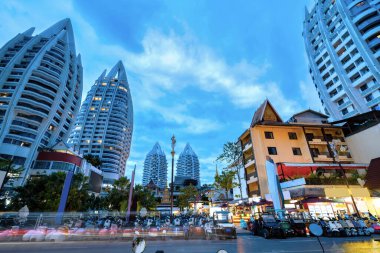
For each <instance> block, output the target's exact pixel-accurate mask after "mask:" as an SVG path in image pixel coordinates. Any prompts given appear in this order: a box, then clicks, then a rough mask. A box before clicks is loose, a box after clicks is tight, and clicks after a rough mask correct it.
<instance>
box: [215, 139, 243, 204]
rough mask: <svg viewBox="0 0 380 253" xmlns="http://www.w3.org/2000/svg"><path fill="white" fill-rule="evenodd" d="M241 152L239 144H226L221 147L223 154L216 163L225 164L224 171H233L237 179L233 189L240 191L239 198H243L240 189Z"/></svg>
mask: <svg viewBox="0 0 380 253" xmlns="http://www.w3.org/2000/svg"><path fill="white" fill-rule="evenodd" d="M242 159H243V156H242V150H241V145H240V144H239V143H234V142H230V141H229V142H227V143H225V144H224V145H223V153H222V154H220V155H219V156H218V158H217V159H216V160H217V161H221V162H226V163H227V164H228V166H227V168H226V170H228V171H234V172H235V174H234V176H236V177H237V179H238V184H236V185H235V186H234V187H236V186H238V187H239V190H240V198H242V196H243V191H242V188H241V178H240V174H241V173H240V170H241V168H242V167H243V164H242Z"/></svg>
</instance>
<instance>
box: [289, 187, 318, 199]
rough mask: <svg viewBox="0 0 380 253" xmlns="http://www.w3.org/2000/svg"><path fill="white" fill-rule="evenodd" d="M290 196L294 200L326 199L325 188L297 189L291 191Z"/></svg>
mask: <svg viewBox="0 0 380 253" xmlns="http://www.w3.org/2000/svg"><path fill="white" fill-rule="evenodd" d="M289 191H290V195H291V197H292V198H293V199H294V198H300V197H324V196H325V192H324V190H323V188H304V187H302V188H297V189H291V190H289Z"/></svg>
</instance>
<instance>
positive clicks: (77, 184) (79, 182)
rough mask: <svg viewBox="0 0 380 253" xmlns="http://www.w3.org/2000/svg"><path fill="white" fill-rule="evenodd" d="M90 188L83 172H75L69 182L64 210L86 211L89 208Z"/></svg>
mask: <svg viewBox="0 0 380 253" xmlns="http://www.w3.org/2000/svg"><path fill="white" fill-rule="evenodd" d="M89 189H90V185H89V181H88V177H85V176H84V175H83V174H75V175H74V177H73V180H72V182H71V187H70V192H69V196H68V199H67V204H66V209H65V210H66V211H68V212H69V211H87V210H88V209H89V206H90V203H89V199H90V195H89V193H88V191H89Z"/></svg>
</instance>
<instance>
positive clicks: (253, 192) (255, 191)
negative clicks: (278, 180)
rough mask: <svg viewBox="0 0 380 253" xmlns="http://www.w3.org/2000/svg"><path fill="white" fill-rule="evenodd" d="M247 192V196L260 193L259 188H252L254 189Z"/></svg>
mask: <svg viewBox="0 0 380 253" xmlns="http://www.w3.org/2000/svg"><path fill="white" fill-rule="evenodd" d="M248 194H249V196H253V195H260V191H259V190H254V191H250V192H249V193H248Z"/></svg>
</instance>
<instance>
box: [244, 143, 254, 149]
mask: <svg viewBox="0 0 380 253" xmlns="http://www.w3.org/2000/svg"><path fill="white" fill-rule="evenodd" d="M250 145H252V142H247V143H246V144H245V145H244V147H243V151H245V150H246V149H247V148H248V147H249V146H250Z"/></svg>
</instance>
